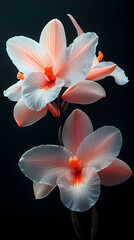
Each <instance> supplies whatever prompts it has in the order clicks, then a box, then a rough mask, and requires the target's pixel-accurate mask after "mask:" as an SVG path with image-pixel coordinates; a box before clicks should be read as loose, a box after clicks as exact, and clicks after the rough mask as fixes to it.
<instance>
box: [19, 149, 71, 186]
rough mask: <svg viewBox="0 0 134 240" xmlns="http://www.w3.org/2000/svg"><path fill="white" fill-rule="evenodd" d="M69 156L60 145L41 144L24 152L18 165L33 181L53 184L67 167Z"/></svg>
mask: <svg viewBox="0 0 134 240" xmlns="http://www.w3.org/2000/svg"><path fill="white" fill-rule="evenodd" d="M71 156H72V154H71V153H70V152H69V151H68V150H67V149H66V148H64V147H62V146H56V145H41V146H38V147H34V148H32V149H30V150H29V151H27V152H26V153H24V154H23V155H22V157H21V159H20V161H19V167H20V169H21V171H22V172H23V173H24V174H25V175H26V176H27V177H28V178H30V179H31V180H32V181H33V182H38V183H45V184H48V185H52V186H55V185H56V180H57V177H58V176H59V175H61V174H62V173H64V172H65V171H66V170H67V169H69V167H70V165H69V158H70V157H71Z"/></svg>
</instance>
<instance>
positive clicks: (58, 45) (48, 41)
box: [40, 19, 66, 64]
mask: <svg viewBox="0 0 134 240" xmlns="http://www.w3.org/2000/svg"><path fill="white" fill-rule="evenodd" d="M40 43H41V44H42V45H43V46H44V47H45V48H46V49H47V52H48V54H49V55H50V57H51V59H52V61H53V64H54V63H55V62H56V60H57V58H58V56H59V54H60V52H61V51H62V50H63V49H64V48H65V47H66V36H65V31H64V27H63V25H62V23H61V22H60V21H59V20H58V19H53V20H52V21H50V22H49V23H48V24H47V25H46V26H45V27H44V29H43V30H42V32H41V36H40Z"/></svg>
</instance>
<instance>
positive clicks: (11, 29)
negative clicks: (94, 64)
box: [0, 0, 134, 240]
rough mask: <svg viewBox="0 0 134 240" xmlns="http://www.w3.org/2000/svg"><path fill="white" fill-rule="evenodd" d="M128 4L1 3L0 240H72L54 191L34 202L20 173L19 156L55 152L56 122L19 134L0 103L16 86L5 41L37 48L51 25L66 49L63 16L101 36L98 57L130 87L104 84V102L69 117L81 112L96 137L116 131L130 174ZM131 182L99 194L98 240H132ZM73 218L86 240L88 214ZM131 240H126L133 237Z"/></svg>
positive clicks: (70, 30) (115, 0)
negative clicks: (35, 150) (40, 149)
mask: <svg viewBox="0 0 134 240" xmlns="http://www.w3.org/2000/svg"><path fill="white" fill-rule="evenodd" d="M132 2H133V1H130V2H129V1H123V0H111V1H108V0H101V1H100V0H81V1H79V0H76V1H73V0H72V1H71V0H67V1H62V0H56V1H54V0H51V1H45V0H38V1H34V0H33V1H32V0H29V1H27V0H12V1H10V0H0V49H1V50H0V84H1V87H0V89H1V91H0V95H1V101H0V103H1V118H0V121H1V124H0V128H1V129H0V141H1V152H0V153H1V172H0V173H1V174H0V178H1V181H0V182H1V191H0V194H1V196H0V201H1V204H0V219H1V224H0V225H1V226H2V230H3V231H1V235H2V234H3V233H4V234H5V235H7V234H10V236H12V237H18V238H20V237H30V236H31V237H32V236H33V234H34V236H35V237H36V238H37V237H38V238H41V237H42V238H43V239H54V238H56V239H74V240H75V239H77V237H76V235H75V233H74V230H73V226H72V223H71V220H70V211H69V210H68V209H67V208H66V207H64V206H63V205H62V203H61V201H60V198H59V192H58V189H55V190H54V191H53V192H52V193H51V194H50V195H49V196H48V197H47V198H46V199H43V200H35V199H34V195H33V190H32V182H31V181H30V180H29V179H27V178H26V177H25V176H24V175H23V174H22V173H21V171H20V170H19V168H18V160H19V158H20V156H21V155H22V154H23V153H24V152H25V151H26V150H28V149H30V148H32V147H33V146H37V145H40V144H42V143H43V144H47V143H52V144H58V139H57V130H58V121H57V120H56V119H55V118H53V117H52V115H51V114H50V113H49V114H47V116H46V117H45V118H43V119H42V120H40V121H39V122H37V123H36V124H34V125H32V126H30V127H27V128H19V127H18V126H17V124H16V123H15V121H14V119H13V114H12V111H13V106H14V103H13V102H11V101H9V100H8V99H7V98H4V97H3V90H5V89H7V88H8V87H9V86H10V85H11V84H13V83H15V81H16V74H17V69H16V68H15V66H14V65H13V64H12V62H11V61H10V59H9V57H8V55H7V53H6V48H5V43H6V41H7V39H8V38H10V37H12V36H17V35H24V36H27V37H30V38H33V39H35V40H37V41H38V39H39V35H40V32H41V30H42V28H43V27H44V25H45V24H46V23H47V22H48V21H50V20H51V19H53V18H58V19H60V20H61V21H62V23H63V24H64V27H65V30H66V35H67V39H68V44H69V43H71V42H72V40H73V39H74V37H76V32H75V29H74V27H73V26H72V23H71V22H70V20H69V18H68V17H67V13H70V14H72V15H73V16H74V17H75V18H76V19H77V20H78V22H79V24H80V25H81V27H82V28H83V30H84V31H85V32H86V31H94V32H96V33H97V34H98V35H99V45H98V48H97V50H101V51H102V52H103V53H104V60H106V61H113V62H115V63H117V64H118V65H119V66H120V67H121V68H123V69H124V70H125V72H126V75H127V76H128V78H129V80H130V82H129V84H127V85H124V86H118V85H117V84H116V83H115V82H114V79H113V78H111V77H108V78H106V79H104V80H102V81H101V82H100V84H101V85H102V86H103V87H104V88H105V90H106V92H107V98H106V99H102V100H100V101H98V102H97V103H94V104H92V105H88V106H82V105H81V106H80V105H75V104H72V105H70V107H69V108H68V110H67V111H66V114H65V117H67V116H68V115H69V114H70V113H71V112H72V110H73V109H75V108H76V107H79V108H80V109H82V110H84V111H85V112H86V113H87V114H88V115H89V116H90V118H91V120H92V122H93V126H94V129H97V128H98V127H101V126H104V125H113V126H116V127H118V128H119V129H120V130H121V132H122V135H123V140H124V141H123V146H122V150H121V153H120V156H119V157H120V159H122V160H124V161H126V162H127V163H128V164H129V165H130V167H131V168H132V170H134V163H133V161H134V160H133V144H134V143H133V134H134V131H133V130H134V127H133V96H132V94H133V91H134V83H133V81H134V74H133V64H132V63H133V55H134V52H133V50H134V49H133V40H134V39H133V28H132V26H133V11H134V6H132ZM133 186H134V179H133V177H131V178H130V179H129V180H128V181H127V182H125V183H123V184H121V185H117V186H114V187H104V186H103V187H102V188H101V196H100V198H99V200H98V202H97V204H96V206H97V211H98V215H99V234H98V239H102V240H105V239H109V240H110V239H114V240H115V239H133V235H134V233H133V216H134V201H133V200H134V197H133V192H134V187H133ZM78 218H79V221H80V224H81V226H82V229H83V231H84V232H85V234H86V236H87V239H89V230H90V224H91V212H90V211H87V212H85V213H79V214H78ZM130 236H131V237H130Z"/></svg>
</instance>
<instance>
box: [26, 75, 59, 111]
mask: <svg viewBox="0 0 134 240" xmlns="http://www.w3.org/2000/svg"><path fill="white" fill-rule="evenodd" d="M47 83H48V80H47V78H46V76H45V74H42V73H39V72H38V73H36V72H35V73H31V74H29V75H28V76H27V77H26V78H25V79H24V81H23V86H22V97H23V99H24V102H25V104H26V105H27V107H28V108H29V109H32V110H35V111H39V110H41V109H42V108H44V107H45V106H46V105H47V104H48V103H49V102H51V101H53V100H55V99H56V98H57V97H58V94H59V92H60V90H61V88H62V86H63V85H64V81H62V80H60V79H58V78H57V79H56V81H55V82H54V83H52V85H51V86H49V87H44V86H45V84H47Z"/></svg>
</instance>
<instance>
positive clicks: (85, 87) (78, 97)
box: [62, 80, 106, 104]
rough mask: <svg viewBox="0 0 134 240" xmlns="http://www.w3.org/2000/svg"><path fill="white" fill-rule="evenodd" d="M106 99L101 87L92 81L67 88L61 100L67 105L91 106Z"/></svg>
mask: <svg viewBox="0 0 134 240" xmlns="http://www.w3.org/2000/svg"><path fill="white" fill-rule="evenodd" d="M103 97H106V92H105V90H104V88H103V87H101V86H100V85H99V84H97V83H95V82H92V81H85V80H84V81H81V82H79V83H77V84H76V85H74V86H72V87H70V88H68V89H67V90H66V91H65V92H64V94H63V95H62V98H63V99H64V100H65V101H67V102H69V103H78V104H91V103H94V102H96V101H98V100H99V99H101V98H103Z"/></svg>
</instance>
